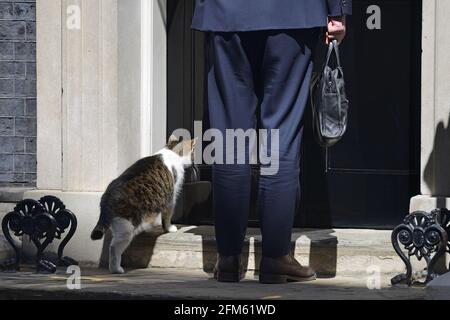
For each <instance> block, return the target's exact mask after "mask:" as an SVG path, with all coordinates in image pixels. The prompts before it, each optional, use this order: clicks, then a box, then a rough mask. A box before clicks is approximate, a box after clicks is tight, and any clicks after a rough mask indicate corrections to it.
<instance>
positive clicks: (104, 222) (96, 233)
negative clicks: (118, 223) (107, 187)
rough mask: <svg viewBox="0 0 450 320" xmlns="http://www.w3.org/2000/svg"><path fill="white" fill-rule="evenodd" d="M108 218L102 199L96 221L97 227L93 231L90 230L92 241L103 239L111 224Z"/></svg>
mask: <svg viewBox="0 0 450 320" xmlns="http://www.w3.org/2000/svg"><path fill="white" fill-rule="evenodd" d="M110 216H111V215H110V214H109V212H108V210H107V206H106V205H104V198H102V201H101V203H100V218H99V219H98V222H97V225H96V226H95V228H94V230H92V232H91V239H92V240H94V241H95V240H101V239H102V238H103V236H104V235H105V233H106V230H108V228H109V226H110V224H111V222H110Z"/></svg>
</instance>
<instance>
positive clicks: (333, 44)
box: [325, 40, 341, 67]
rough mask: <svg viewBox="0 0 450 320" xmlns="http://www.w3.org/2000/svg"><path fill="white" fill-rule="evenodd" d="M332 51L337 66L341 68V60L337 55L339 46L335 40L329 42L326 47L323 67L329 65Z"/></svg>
mask: <svg viewBox="0 0 450 320" xmlns="http://www.w3.org/2000/svg"><path fill="white" fill-rule="evenodd" d="M333 51H334V53H335V56H336V61H337V66H338V67H341V58H340V55H339V44H338V42H337V40H333V41H331V42H330V44H329V45H328V53H327V61H326V63H325V65H326V66H328V65H329V63H330V59H331V54H332V53H333Z"/></svg>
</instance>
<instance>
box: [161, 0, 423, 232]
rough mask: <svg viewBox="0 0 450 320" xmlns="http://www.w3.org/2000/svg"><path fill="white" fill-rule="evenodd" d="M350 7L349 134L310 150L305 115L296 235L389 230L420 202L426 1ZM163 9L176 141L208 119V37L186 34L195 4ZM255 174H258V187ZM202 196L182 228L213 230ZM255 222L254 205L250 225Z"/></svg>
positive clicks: (179, 2)
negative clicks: (375, 17)
mask: <svg viewBox="0 0 450 320" xmlns="http://www.w3.org/2000/svg"><path fill="white" fill-rule="evenodd" d="M353 4H354V8H353V12H354V14H353V16H351V17H350V18H349V33H348V37H347V39H346V40H345V42H344V43H343V44H342V46H341V51H342V57H343V65H344V68H345V72H346V82H347V91H348V95H349V98H350V101H351V113H350V125H349V128H348V132H347V134H346V136H345V137H344V139H343V140H342V141H341V142H340V143H339V144H338V145H337V146H335V147H333V148H330V149H328V150H324V149H322V148H320V147H319V146H318V145H317V144H316V142H315V141H314V138H313V136H312V134H311V133H312V131H311V128H310V124H311V119H310V118H311V115H310V113H308V114H307V115H306V133H305V139H304V143H303V148H302V154H303V158H302V175H301V177H300V178H301V185H302V195H301V201H300V207H299V210H298V213H297V218H296V226H301V227H322V228H325V227H360V228H361V227H362V228H364V227H370V228H390V227H392V226H394V225H396V224H398V222H399V221H400V220H401V219H402V217H403V216H404V215H405V214H406V213H408V209H409V200H410V198H411V197H412V196H414V195H416V194H418V193H419V181H420V177H419V168H420V162H419V160H420V98H421V97H420V91H421V90H420V88H421V87H420V78H421V74H420V70H421V21H422V11H421V10H422V1H420V0H414V1H413V0H375V1H370V2H369V1H363V0H353ZM373 5H376V6H378V7H379V8H380V18H381V29H372V30H371V29H369V28H368V26H367V20H368V18H369V17H370V16H371V15H372V12H369V13H368V8H369V6H373ZM167 6H168V8H167V12H168V134H170V133H171V132H172V131H173V130H174V129H177V128H187V129H189V130H191V131H193V123H194V121H195V120H203V119H204V118H205V115H204V106H205V99H204V71H205V70H204V37H203V34H201V33H198V32H193V31H191V30H190V23H191V19H192V15H193V12H194V1H193V0H168V4H167ZM319 52H320V51H319ZM308 110H309V108H308ZM205 127H206V128H207V121H205ZM200 172H201V174H200V175H201V180H204V181H208V180H210V170H209V168H208V166H200ZM256 173H257V168H255V179H254V182H255V186H256V184H257V174H256ZM202 188H203V189H202V190H203V191H202V190H197V189H196V188H195V186H191V187H190V189H189V190H188V193H187V194H186V195H185V197H184V203H183V202H182V204H181V206H180V208H179V209H178V214H177V220H178V222H179V223H189V224H205V223H211V222H212V221H213V212H212V207H211V199H210V197H207V196H206V195H205V194H204V193H205V192H207V190H208V188H204V185H203V186H202ZM254 190H256V188H254ZM254 198H255V200H256V196H255V197H254ZM254 202H255V201H254ZM188 203H189V204H188ZM257 218H258V217H257V212H256V210H255V206H253V209H252V213H251V218H250V219H251V221H250V224H251V225H252V224H254V225H256V224H257Z"/></svg>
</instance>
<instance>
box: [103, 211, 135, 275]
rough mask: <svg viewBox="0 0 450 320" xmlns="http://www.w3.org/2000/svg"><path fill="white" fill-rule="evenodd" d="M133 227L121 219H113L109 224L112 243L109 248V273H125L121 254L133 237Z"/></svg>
mask: <svg viewBox="0 0 450 320" xmlns="http://www.w3.org/2000/svg"><path fill="white" fill-rule="evenodd" d="M134 231H135V227H134V226H133V224H132V223H131V222H130V221H128V220H126V219H122V218H114V219H113V221H112V223H111V232H112V236H113V238H112V241H111V246H110V248H109V271H110V272H111V273H114V274H122V273H125V270H124V269H123V268H122V266H121V263H122V253H123V252H124V251H125V249H126V248H127V247H128V246H129V245H130V243H131V240H133V237H134V234H135V233H134Z"/></svg>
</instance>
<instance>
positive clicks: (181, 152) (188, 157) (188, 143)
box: [166, 135, 198, 166]
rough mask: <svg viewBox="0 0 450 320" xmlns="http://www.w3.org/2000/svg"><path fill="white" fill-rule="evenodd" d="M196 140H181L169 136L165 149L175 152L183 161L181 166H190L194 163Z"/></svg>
mask: <svg viewBox="0 0 450 320" xmlns="http://www.w3.org/2000/svg"><path fill="white" fill-rule="evenodd" d="M197 141H198V138H195V139H191V140H181V141H180V139H179V138H177V137H176V136H174V135H171V136H170V138H169V141H168V142H167V145H166V148H167V149H169V150H171V151H173V152H175V153H176V154H177V155H178V156H180V157H181V158H182V159H183V164H184V165H186V166H190V165H191V164H192V162H193V161H194V149H195V145H196V144H197Z"/></svg>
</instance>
